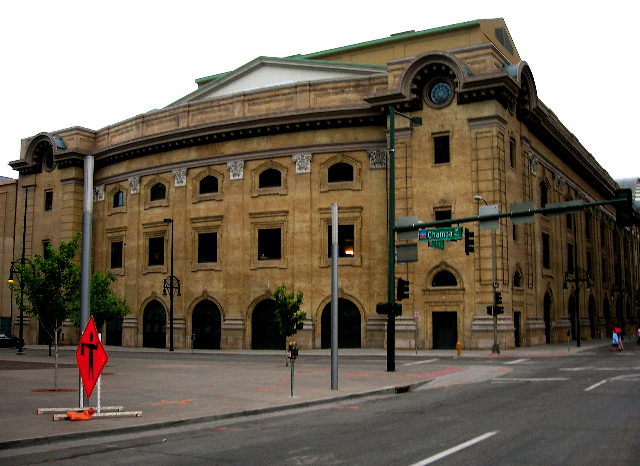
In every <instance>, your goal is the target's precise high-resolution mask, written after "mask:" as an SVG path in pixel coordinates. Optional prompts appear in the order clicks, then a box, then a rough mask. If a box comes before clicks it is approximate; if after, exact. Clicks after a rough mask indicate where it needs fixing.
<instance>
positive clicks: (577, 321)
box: [573, 214, 580, 348]
mask: <svg viewBox="0 0 640 466" xmlns="http://www.w3.org/2000/svg"><path fill="white" fill-rule="evenodd" d="M573 244H574V246H573V247H574V249H575V251H574V254H573V255H574V258H573V259H574V263H575V265H574V268H575V272H574V273H575V274H576V275H575V277H576V338H577V340H578V343H577V344H576V346H577V347H578V348H580V282H578V278H579V277H578V225H577V224H576V214H573Z"/></svg>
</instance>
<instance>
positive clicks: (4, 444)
mask: <svg viewBox="0 0 640 466" xmlns="http://www.w3.org/2000/svg"><path fill="white" fill-rule="evenodd" d="M432 380H433V379H429V380H422V381H420V382H416V383H413V384H408V385H396V386H388V387H382V388H378V389H375V390H369V391H366V392H358V393H349V394H346V395H340V396H336V397H332V398H322V399H317V400H309V401H300V402H296V403H292V404H287V405H281V406H269V407H266V408H255V409H249V410H245V411H238V412H234V413H226V414H214V415H211V416H203V417H195V418H188V419H179V420H175V421H162V422H155V423H152V424H143V425H139V426H126V427H116V428H112V429H100V430H95V431H91V432H83V433H77V432H74V433H68V434H58V435H51V436H47V437H30V438H25V439H16V440H7V441H0V450H8V449H11V448H24V447H32V446H37V445H45V444H48V443H57V442H64V441H68V440H78V438H79V437H82V438H96V437H104V436H110V435H122V434H133V433H138V432H151V431H154V430H161V429H168V428H173V427H181V426H189V425H194V424H200V423H205V422H216V421H223V420H226V419H238V418H243V417H251V416H258V415H261V414H270V413H277V412H284V411H293V410H296V409H304V408H312V407H317V406H322V405H328V404H332V403H336V402H340V401H345V400H352V399H359V398H367V397H372V396H380V395H396V394H401V393H409V392H411V391H413V390H415V389H417V388H420V387H421V386H423V385H426V384H427V383H429V382H431V381H432Z"/></svg>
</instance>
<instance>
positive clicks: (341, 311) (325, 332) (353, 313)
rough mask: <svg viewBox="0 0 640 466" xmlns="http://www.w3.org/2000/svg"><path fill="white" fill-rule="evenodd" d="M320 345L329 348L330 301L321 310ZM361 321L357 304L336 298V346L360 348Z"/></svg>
mask: <svg viewBox="0 0 640 466" xmlns="http://www.w3.org/2000/svg"><path fill="white" fill-rule="evenodd" d="M320 325H321V328H322V332H321V339H320V340H321V347H322V348H331V303H328V304H327V305H326V306H325V307H324V309H323V310H322V317H321V320H320ZM361 325H362V322H361V318H360V310H359V309H358V306H356V305H355V304H353V303H352V302H351V301H349V300H348V299H344V298H338V348H360V347H361V346H362V342H361V341H360V328H361Z"/></svg>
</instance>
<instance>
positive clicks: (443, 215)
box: [434, 209, 451, 228]
mask: <svg viewBox="0 0 640 466" xmlns="http://www.w3.org/2000/svg"><path fill="white" fill-rule="evenodd" d="M434 213H435V217H436V221H437V220H450V219H451V209H447V210H436V211H435V212H434ZM450 226H451V224H450V223H443V224H442V225H439V226H438V228H446V227H450Z"/></svg>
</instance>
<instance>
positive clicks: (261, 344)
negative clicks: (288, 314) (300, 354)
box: [251, 299, 286, 350]
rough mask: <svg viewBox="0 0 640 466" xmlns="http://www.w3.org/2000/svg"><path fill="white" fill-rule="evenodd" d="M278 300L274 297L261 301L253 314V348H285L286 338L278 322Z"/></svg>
mask: <svg viewBox="0 0 640 466" xmlns="http://www.w3.org/2000/svg"><path fill="white" fill-rule="evenodd" d="M275 307H276V302H275V301H274V300H273V299H265V300H263V301H260V302H259V303H258V304H257V305H256V307H255V309H254V310H253V315H252V316H251V349H271V350H280V349H282V350H283V349H285V345H286V340H285V338H284V337H283V336H282V335H281V334H280V330H279V329H278V324H276V322H275V320H276V312H275Z"/></svg>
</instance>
